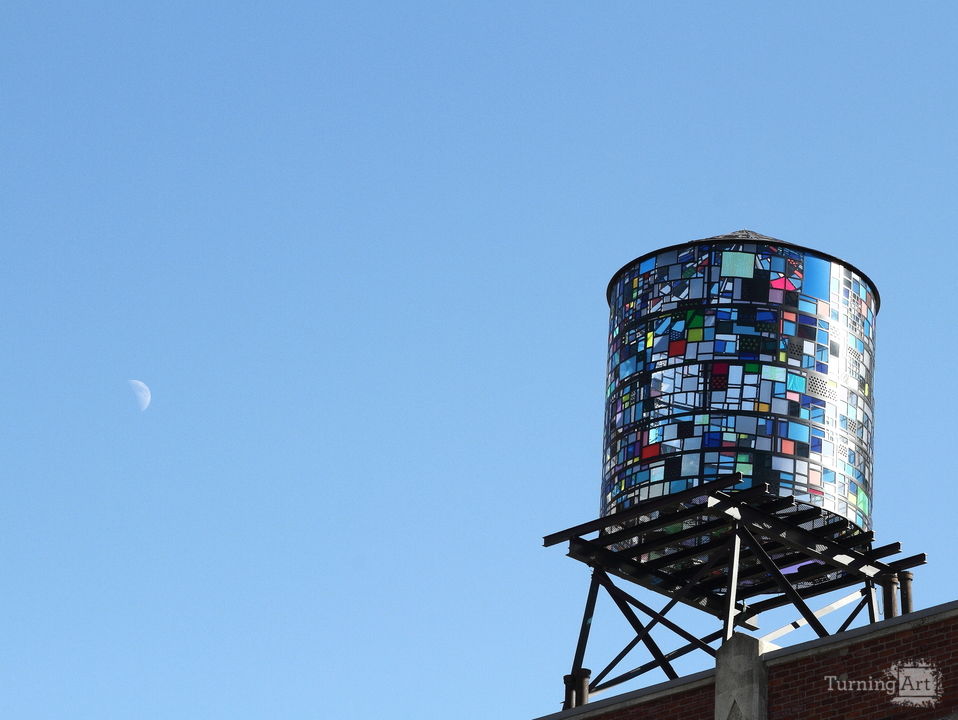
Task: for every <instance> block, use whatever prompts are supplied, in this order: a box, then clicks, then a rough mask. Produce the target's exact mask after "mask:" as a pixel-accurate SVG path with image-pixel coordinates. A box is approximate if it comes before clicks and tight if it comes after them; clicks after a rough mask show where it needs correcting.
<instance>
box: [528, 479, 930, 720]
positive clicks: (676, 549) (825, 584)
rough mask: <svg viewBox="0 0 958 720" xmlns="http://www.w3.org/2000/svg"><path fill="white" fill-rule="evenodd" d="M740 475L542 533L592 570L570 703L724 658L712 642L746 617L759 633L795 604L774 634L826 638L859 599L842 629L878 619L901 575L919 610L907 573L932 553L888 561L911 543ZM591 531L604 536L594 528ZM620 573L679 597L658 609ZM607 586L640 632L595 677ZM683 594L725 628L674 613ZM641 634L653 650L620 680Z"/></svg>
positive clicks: (893, 610)
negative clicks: (662, 638)
mask: <svg viewBox="0 0 958 720" xmlns="http://www.w3.org/2000/svg"><path fill="white" fill-rule="evenodd" d="M741 481H742V476H741V474H740V473H733V474H731V475H726V476H722V477H720V478H718V479H716V480H712V481H709V482H705V483H703V484H701V485H699V486H697V487H694V488H690V489H688V490H685V491H682V492H679V493H674V494H671V495H665V496H662V497H658V498H653V499H650V500H647V501H643V502H641V503H639V504H638V505H636V506H634V507H632V508H629V509H627V510H624V511H622V512H618V513H615V514H613V515H609V516H606V517H601V518H597V519H595V520H591V521H589V522H586V523H582V524H581V525H576V526H575V527H571V528H568V529H566V530H562V531H560V532H557V533H552V534H551V535H547V536H546V537H545V538H543V544H544V545H545V546H546V547H549V546H552V545H557V544H559V543H562V542H566V541H567V542H568V543H569V553H568V554H569V556H570V557H572V558H574V559H576V560H579V561H580V562H583V563H585V564H586V565H588V566H590V567H591V568H592V582H591V585H590V587H589V593H588V596H587V600H586V607H585V613H584V615H583V619H582V626H581V629H580V631H579V639H578V643H577V645H576V650H575V656H574V658H573V662H572V672H571V673H570V674H569V675H567V676H566V678H565V685H566V695H565V702H564V707H565V708H568V707H575V706H577V705H582V704H584V703H585V702H586V701H587V700H588V697H589V695H590V694H591V693H596V692H599V691H601V690H605V689H607V688H610V687H613V686H615V685H618V684H620V683H624V682H627V681H628V680H632V679H633V678H636V677H638V676H639V675H642V674H644V673H646V672H649V671H651V670H654V669H656V668H661V669H662V670H663V671H664V672H665V674H666V675H667V676H668V677H669V678H670V679H674V678H676V677H678V674H677V673H676V672H675V669H674V668H673V667H672V661H673V660H675V659H676V658H678V657H681V656H683V655H686V654H688V653H690V652H693V651H696V650H699V651H702V652H705V653H707V654H709V655H711V656H713V657H714V656H715V653H716V650H715V648H713V647H711V645H710V643H713V642H716V641H718V640H722V641H724V640H725V639H728V638H730V637H731V636H732V633H733V632H734V631H735V628H736V627H738V626H741V627H743V628H746V629H749V630H757V629H758V625H757V624H756V622H755V618H756V617H757V616H758V615H759V613H761V612H764V611H766V610H771V609H773V608H778V607H782V606H786V605H793V606H794V607H795V608H796V610H798V612H799V614H800V618H799V619H797V620H795V621H794V622H792V623H789V624H788V625H786V626H784V627H782V628H779V629H777V630H775V631H773V632H771V633H769V634H767V635H765V636H764V637H763V639H766V640H769V641H771V640H774V639H777V638H779V637H781V636H782V635H784V634H786V633H788V632H790V631H791V630H793V629H796V628H798V627H801V626H803V625H805V624H807V625H809V626H810V627H811V628H812V629H813V630H814V631H815V632H816V633H817V634H818V635H819V637H824V636H826V635H829V634H834V633H829V631H828V630H827V629H826V628H825V626H824V625H823V624H822V621H821V618H823V617H824V616H825V615H828V614H830V613H831V612H833V611H835V610H838V609H840V608H842V607H845V606H847V605H850V604H852V603H855V605H854V607H853V608H852V610H851V612H850V614H849V615H848V616H847V617H846V618H845V619H844V621H843V622H842V623H841V625H840V626H839V627H838V629H837V630H835V631H834V632H835V633H837V632H842V631H844V630H846V629H847V628H848V627H849V626H850V625H851V623H852V622H853V621H854V620H855V618H856V617H858V615H859V614H860V613H861V612H862V610H864V609H866V608H867V610H868V618H869V622H875V621H876V620H877V619H878V608H877V601H876V597H875V593H876V589H877V588H878V587H881V588H882V589H883V591H884V593H885V614H886V616H892V615H893V614H897V605H896V602H897V594H896V591H897V588H898V585H899V581H900V580H901V581H902V584H901V595H902V606H903V609H904V611H905V612H910V611H911V585H910V583H911V573H909V572H907V570H908V569H909V568H912V567H915V566H918V565H923V564H924V563H925V562H926V558H925V555H924V554H923V553H921V554H918V555H912V556H910V557H905V558H901V559H898V560H892V561H886V560H885V559H886V558H889V557H891V556H894V555H897V554H899V553H900V552H901V545H900V543H891V544H888V545H882V546H880V547H874V546H873V543H872V541H873V536H872V533H871V532H862V531H861V530H860V529H859V528H858V527H857V526H856V525H854V524H853V523H850V522H848V521H846V520H844V519H842V518H840V517H838V516H836V515H834V514H832V513H830V512H828V511H825V510H823V509H822V508H820V507H813V506H808V505H804V504H801V503H799V502H797V501H796V500H795V499H794V498H792V497H777V496H775V495H772V494H770V493H769V489H768V486H765V485H759V486H755V487H751V488H748V489H745V490H734V488H735V486H736V485H738V484H739V483H741ZM730 491H731V492H730ZM592 533H598V535H597V537H594V538H591V539H589V538H586V537H585V536H586V535H590V534H592ZM613 576H614V577H616V578H619V579H621V580H626V581H628V582H630V583H634V584H636V585H639V586H642V587H644V588H648V589H650V590H654V591H655V592H658V593H661V594H663V595H666V596H667V597H668V598H669V601H668V603H667V604H666V605H665V606H663V607H662V608H661V609H660V610H655V609H654V608H652V607H650V606H648V605H647V604H645V603H643V602H641V601H640V600H639V599H637V598H635V597H633V596H632V595H631V594H629V593H628V592H626V591H625V590H623V589H622V588H621V587H620V586H618V585H616V584H615V583H614V582H613V580H612V577H613ZM856 585H858V586H861V587H859V588H857V589H856V590H854V592H852V593H850V594H849V595H846V596H845V597H843V598H841V599H840V600H837V601H835V602H833V603H831V604H830V605H828V606H826V607H824V608H821V609H819V610H817V611H813V610H812V609H811V608H810V607H809V605H808V603H807V601H808V600H809V599H810V598H812V597H815V596H817V595H822V594H824V593H828V592H831V591H834V590H839V589H843V588H848V587H852V586H856ZM600 588H601V589H603V590H604V591H605V592H607V593H608V594H609V596H610V598H611V599H612V601H613V602H614V603H615V605H616V607H618V609H619V611H620V612H621V613H622V614H623V615H624V616H625V618H626V620H627V621H628V622H629V624H630V625H631V626H632V629H633V630H634V631H635V637H634V638H632V639H631V640H630V641H629V643H628V644H627V645H626V646H625V647H624V648H623V649H622V651H621V652H620V653H619V654H618V655H616V657H615V658H613V659H612V661H611V662H610V663H609V664H608V665H607V666H606V667H605V668H604V669H603V670H602V671H600V672H599V673H598V674H597V675H596V677H595V678H594V679H591V677H590V671H588V670H585V669H584V668H583V661H584V658H585V650H586V645H587V643H588V639H589V630H590V629H591V626H592V619H593V614H594V611H595V603H596V599H597V597H598V593H599V589H600ZM760 597H761V599H759V598H760ZM678 603H683V604H685V605H688V606H691V607H694V608H696V609H698V610H701V611H703V612H706V613H709V614H710V615H713V616H715V617H716V618H718V619H719V620H720V621H721V628H720V629H719V630H717V631H715V632H713V633H711V634H709V635H706V636H704V637H696V636H695V635H693V634H692V633H690V632H688V631H687V630H685V629H684V628H682V627H681V626H680V625H678V624H676V623H675V622H673V621H672V620H670V619H669V618H668V617H666V615H667V613H668V612H669V611H670V610H671V609H672V608H674V607H675V606H676V605H677V604H678ZM637 613H642V614H643V615H645V616H647V618H648V620H646V621H643V620H642V619H640V617H639V615H638V614H637ZM656 625H659V626H662V627H663V628H666V629H667V630H670V631H671V632H673V633H675V634H677V635H679V636H680V637H681V638H682V639H683V640H685V641H686V644H685V645H683V646H682V647H680V648H678V649H676V650H673V651H671V652H669V653H663V652H662V650H661V649H660V647H659V645H658V644H657V643H656V642H655V640H653V638H652V636H651V634H650V631H651V630H652V629H653V628H654V627H655V626H656ZM640 643H641V644H643V645H644V646H645V648H646V650H647V651H648V653H649V654H650V655H651V656H652V659H651V660H650V661H649V662H647V663H645V664H643V665H640V666H638V667H635V668H633V669H631V670H629V671H627V672H623V673H620V674H618V675H615V676H614V677H611V678H610V677H609V675H611V674H612V672H613V670H615V668H616V667H618V665H619V663H620V662H621V661H622V660H623V659H624V658H625V656H626V655H627V654H629V653H630V652H631V651H632V649H633V648H635V647H637V646H638V645H639V644H640ZM607 678H608V679H607Z"/></svg>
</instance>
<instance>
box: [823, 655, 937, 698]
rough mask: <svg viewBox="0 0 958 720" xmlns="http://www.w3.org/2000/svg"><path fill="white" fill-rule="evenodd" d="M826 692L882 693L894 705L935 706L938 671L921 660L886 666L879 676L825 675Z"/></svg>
mask: <svg viewBox="0 0 958 720" xmlns="http://www.w3.org/2000/svg"><path fill="white" fill-rule="evenodd" d="M825 680H826V681H828V691H829V692H835V691H837V692H881V693H885V694H886V695H889V696H891V702H892V703H893V704H894V705H908V706H911V707H934V706H935V705H937V704H938V702H939V701H940V700H941V696H942V692H943V688H942V683H941V670H940V669H939V668H938V666H937V665H935V664H934V663H931V662H928V661H926V660H924V659H920V658H919V659H914V660H904V661H901V662H897V663H895V664H894V665H892V666H891V667H890V668H888V669H887V670H886V671H885V672H884V673H883V675H882V676H880V677H877V678H875V677H869V678H868V679H866V680H849V679H848V678H847V677H839V676H838V675H826V676H825Z"/></svg>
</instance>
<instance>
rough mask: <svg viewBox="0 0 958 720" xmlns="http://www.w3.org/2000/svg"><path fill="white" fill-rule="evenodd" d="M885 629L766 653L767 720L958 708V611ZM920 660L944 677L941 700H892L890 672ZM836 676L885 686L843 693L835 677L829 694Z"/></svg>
mask: <svg viewBox="0 0 958 720" xmlns="http://www.w3.org/2000/svg"><path fill="white" fill-rule="evenodd" d="M910 617H911V616H903V617H901V618H898V619H897V620H899V621H907V620H908V619H909V618H910ZM892 622H893V623H894V621H892ZM886 624H887V623H879V624H877V625H873V626H872V627H871V628H863V629H871V630H872V632H870V633H868V634H867V635H864V636H861V637H859V638H856V639H855V641H853V642H850V643H848V642H844V641H842V642H825V643H824V644H822V645H820V646H819V647H814V646H813V644H812V643H806V645H809V646H811V647H809V648H808V649H806V650H801V646H799V647H798V648H786V649H785V650H781V651H777V652H775V653H769V654H767V655H766V658H765V661H766V665H767V666H768V720H793V719H794V718H802V719H803V720H832V719H834V720H842V719H844V718H854V719H855V720H897V719H898V718H901V719H902V720H904V719H905V718H907V719H908V720H926V719H927V720H938V719H939V718H944V717H946V716H948V715H949V713H951V712H954V711H955V710H958V614H951V615H950V616H949V615H948V614H945V616H944V617H940V616H939V617H936V616H934V615H931V616H926V617H925V618H924V620H923V621H922V620H919V621H918V622H914V623H911V622H899V623H895V624H892V625H891V627H884V628H883V627H882V626H885V625H886ZM896 628H900V629H896ZM858 632H860V631H858ZM840 639H841V636H837V637H836V638H834V640H840ZM796 650H797V652H796ZM919 658H920V659H924V660H926V661H928V662H930V663H933V664H934V665H935V666H936V667H937V669H938V670H939V671H940V672H941V680H942V686H943V689H944V695H943V697H942V699H941V702H939V703H938V704H937V705H936V706H934V707H927V708H923V707H915V706H910V705H897V704H895V703H893V702H891V700H892V696H890V695H889V694H887V693H886V692H883V691H882V689H881V683H885V681H887V680H888V679H890V676H887V675H886V674H885V673H886V671H887V670H888V669H889V668H891V667H892V665H894V664H896V663H899V662H902V661H906V660H910V659H919ZM829 676H834V677H835V678H837V680H849V681H863V682H864V683H868V681H869V679H871V680H873V681H874V680H877V681H878V682H877V683H875V682H873V683H871V686H872V687H873V688H874V689H866V687H867V686H865V685H863V684H859V685H858V689H850V687H851V686H849V685H846V686H845V688H846V689H844V690H842V689H839V687H840V684H839V683H838V682H837V681H836V680H832V681H831V685H832V689H831V690H829V680H828V679H827V678H828V677H829ZM886 687H887V686H886ZM889 689H890V688H889Z"/></svg>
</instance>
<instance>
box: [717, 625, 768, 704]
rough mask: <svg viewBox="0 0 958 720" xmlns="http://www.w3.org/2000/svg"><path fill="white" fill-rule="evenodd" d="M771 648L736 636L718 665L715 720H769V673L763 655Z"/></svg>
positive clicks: (721, 651)
mask: <svg viewBox="0 0 958 720" xmlns="http://www.w3.org/2000/svg"><path fill="white" fill-rule="evenodd" d="M767 649H769V644H768V643H765V642H762V641H761V640H759V639H757V638H753V637H752V636H751V635H745V634H743V633H735V634H733V635H732V637H731V638H730V639H729V640H726V641H725V642H724V643H723V644H722V647H720V648H719V651H718V656H717V658H716V662H715V720H767V717H768V714H767V713H768V672H767V670H766V668H765V662H764V661H763V660H762V653H763V652H765V651H766V650H767Z"/></svg>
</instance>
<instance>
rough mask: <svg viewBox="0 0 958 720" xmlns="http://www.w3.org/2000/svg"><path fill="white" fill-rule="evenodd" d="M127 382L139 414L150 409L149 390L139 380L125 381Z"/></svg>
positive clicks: (150, 397)
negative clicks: (134, 397)
mask: <svg viewBox="0 0 958 720" xmlns="http://www.w3.org/2000/svg"><path fill="white" fill-rule="evenodd" d="M127 382H128V383H130V389H131V390H132V391H133V394H134V395H135V396H136V404H137V406H138V407H139V408H140V412H143V411H144V410H146V409H147V408H148V407H150V400H151V399H152V398H153V394H152V393H151V392H150V388H148V387H147V386H146V383H145V382H142V381H140V380H127Z"/></svg>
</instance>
